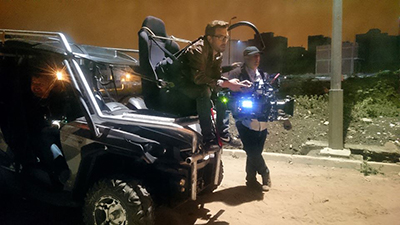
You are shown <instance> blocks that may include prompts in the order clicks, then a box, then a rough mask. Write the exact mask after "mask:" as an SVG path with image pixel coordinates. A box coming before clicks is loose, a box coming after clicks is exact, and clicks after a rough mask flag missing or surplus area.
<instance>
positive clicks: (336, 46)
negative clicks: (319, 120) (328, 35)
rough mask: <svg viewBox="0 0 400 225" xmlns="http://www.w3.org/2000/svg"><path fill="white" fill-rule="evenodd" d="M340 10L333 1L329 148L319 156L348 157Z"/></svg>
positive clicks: (335, 1)
mask: <svg viewBox="0 0 400 225" xmlns="http://www.w3.org/2000/svg"><path fill="white" fill-rule="evenodd" d="M342 9H343V6H342V0H333V10H332V11H333V13H332V14H333V15H332V44H331V60H332V63H331V68H332V70H331V71H332V74H331V89H330V90H329V135H328V136H329V140H328V141H329V142H328V143H329V147H328V148H325V149H323V150H321V154H325V155H333V156H343V157H348V156H350V150H346V149H344V141H343V89H342Z"/></svg>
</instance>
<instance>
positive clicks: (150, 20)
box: [142, 16, 167, 37]
mask: <svg viewBox="0 0 400 225" xmlns="http://www.w3.org/2000/svg"><path fill="white" fill-rule="evenodd" d="M142 27H148V28H149V29H150V30H152V31H153V33H154V34H155V35H157V36H162V37H166V36H167V32H166V30H165V24H164V22H163V21H162V20H161V19H159V18H157V17H154V16H148V17H146V19H145V20H144V21H143V23H142Z"/></svg>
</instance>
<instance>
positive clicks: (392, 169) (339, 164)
mask: <svg viewBox="0 0 400 225" xmlns="http://www.w3.org/2000/svg"><path fill="white" fill-rule="evenodd" d="M223 152H224V154H223V155H225V156H227V155H229V156H232V157H234V158H235V157H243V158H244V157H246V153H245V151H244V150H241V149H224V150H223ZM262 155H263V157H264V159H265V160H266V161H280V162H287V163H290V164H293V163H299V164H306V165H318V166H324V167H336V168H347V169H355V170H360V169H361V166H362V165H363V163H364V161H363V160H354V159H344V158H335V157H326V156H318V157H316V156H308V155H288V154H281V153H272V152H263V153H262ZM368 165H369V166H370V167H372V168H374V169H377V170H378V171H379V172H383V173H384V174H400V165H398V164H394V163H381V162H368Z"/></svg>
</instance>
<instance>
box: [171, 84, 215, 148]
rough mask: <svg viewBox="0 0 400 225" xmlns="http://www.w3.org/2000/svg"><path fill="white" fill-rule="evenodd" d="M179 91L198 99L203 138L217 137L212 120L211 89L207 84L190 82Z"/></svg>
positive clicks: (197, 105) (197, 104)
mask: <svg viewBox="0 0 400 225" xmlns="http://www.w3.org/2000/svg"><path fill="white" fill-rule="evenodd" d="M178 91H179V92H181V93H182V94H184V95H186V96H188V97H189V98H190V99H192V100H196V110H197V113H198V115H199V121H200V127H201V133H202V135H203V140H205V141H208V140H213V139H215V131H214V127H213V124H212V120H211V106H212V105H211V90H210V87H208V86H207V85H196V84H188V85H185V86H184V87H179V88H178Z"/></svg>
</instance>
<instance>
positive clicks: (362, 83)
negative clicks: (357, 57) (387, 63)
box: [343, 71, 400, 120]
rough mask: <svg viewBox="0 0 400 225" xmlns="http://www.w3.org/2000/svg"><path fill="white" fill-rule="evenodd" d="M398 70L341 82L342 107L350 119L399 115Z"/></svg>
mask: <svg viewBox="0 0 400 225" xmlns="http://www.w3.org/2000/svg"><path fill="white" fill-rule="evenodd" d="M399 74H400V73H399V71H396V72H387V71H385V72H382V73H378V74H377V75H376V76H373V77H368V78H357V77H356V78H350V79H348V80H346V81H345V82H343V89H344V109H345V114H346V113H347V114H348V115H349V116H350V117H351V119H355V120H359V119H361V118H364V117H368V118H374V117H379V116H385V117H396V116H400V93H399Z"/></svg>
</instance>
